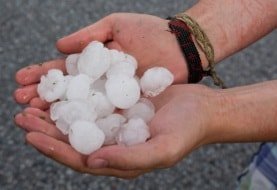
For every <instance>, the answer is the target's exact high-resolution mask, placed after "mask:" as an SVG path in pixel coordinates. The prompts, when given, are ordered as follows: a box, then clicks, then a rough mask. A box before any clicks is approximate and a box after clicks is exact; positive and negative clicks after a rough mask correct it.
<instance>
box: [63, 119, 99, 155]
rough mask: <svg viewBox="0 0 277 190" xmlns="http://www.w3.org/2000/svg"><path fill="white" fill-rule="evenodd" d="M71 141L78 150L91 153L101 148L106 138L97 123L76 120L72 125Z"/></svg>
mask: <svg viewBox="0 0 277 190" xmlns="http://www.w3.org/2000/svg"><path fill="white" fill-rule="evenodd" d="M68 137H69V143H70V144H71V146H72V147H73V148H74V149H75V150H77V151H78V152H80V153H82V154H85V155H89V154H91V153H93V152H94V151H96V150H97V149H99V148H100V147H101V146H102V145H103V143H104V139H105V135H104V133H103V132H102V131H101V130H100V129H99V128H98V127H97V125H96V124H95V123H92V122H88V121H82V120H79V121H75V122H74V123H73V124H71V125H70V130H69V136H68Z"/></svg>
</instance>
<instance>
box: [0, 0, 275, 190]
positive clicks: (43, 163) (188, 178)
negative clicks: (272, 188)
mask: <svg viewBox="0 0 277 190" xmlns="http://www.w3.org/2000/svg"><path fill="white" fill-rule="evenodd" d="M195 3H196V1H195V0H170V1H169V0H140V1H130V0H114V1H103V0H82V1H78V0H63V1H54V0H44V1H39V0H26V1H23V0H0V79H1V80H0V81H1V86H0V189H1V190H16V189H20V190H21V189H24V190H29V189H40V190H44V189H49V190H50V189H51V190H71V189H72V190H75V189H78V190H87V189H93V190H94V189H95V190H96V189H97V190H98V189H105V190H124V189H130V190H133V189H142V190H148V189H149V190H150V189H153V190H154V189H155V190H157V189H159V190H163V189H164V190H168V189H171V190H174V189H192V190H194V189H201V190H217V189H218V190H219V189H225V190H231V189H235V187H236V178H237V176H238V175H239V174H240V173H241V172H242V171H243V169H244V168H245V167H246V166H247V165H248V163H249V162H250V160H251V155H252V154H253V153H254V152H255V151H256V150H257V148H258V147H259V144H258V143H255V144H252V143H251V144H215V145H209V146H205V147H202V148H200V149H199V150H197V151H195V152H193V153H192V154H190V155H189V156H188V157H186V158H184V159H183V161H181V162H180V163H179V164H178V165H176V166H175V167H172V168H170V169H164V170H157V171H154V172H152V173H149V174H146V175H144V176H141V177H139V178H137V179H134V180H121V179H117V178H113V177H96V176H91V175H86V174H80V173H76V172H74V171H72V170H71V169H68V168H66V167H64V166H62V165H60V164H57V163H55V162H53V161H52V160H49V159H47V158H45V157H44V156H42V155H40V154H39V153H38V152H37V151H36V150H34V149H33V148H32V147H30V146H28V145H26V144H25V141H24V131H22V130H20V129H18V128H17V127H16V126H15V125H14V123H13V115H14V114H15V113H17V112H19V111H20V110H21V109H22V108H21V107H20V106H19V105H17V104H16V103H15V102H14V101H13V97H12V93H13V90H14V89H15V88H16V84H15V82H14V74H15V72H16V70H18V69H20V68H21V67H24V66H27V65H29V64H33V63H40V62H42V61H45V60H49V59H53V58H56V57H60V56H61V54H59V53H58V52H57V50H56V49H55V42H56V40H57V39H58V38H60V37H62V36H64V35H66V34H69V33H71V32H73V31H75V30H77V29H79V28H81V27H83V26H86V25H88V24H91V23H93V22H95V21H96V20H98V19H100V18H101V17H103V16H105V15H108V14H110V13H113V12H137V13H146V14H153V15H157V16H161V17H163V18H166V17H167V16H170V15H174V14H175V13H178V12H181V11H183V10H185V9H187V8H189V7H190V6H192V5H193V4H195ZM253 30H255V29H253ZM276 41H277V32H276V31H274V32H273V33H271V34H270V35H268V36H267V37H265V38H263V39H262V40H260V41H258V42H257V43H255V44H253V45H252V46H250V47H249V48H247V49H245V50H243V51H242V52H240V53H238V54H236V55H234V56H232V57H230V58H228V59H226V60H225V61H223V62H222V63H221V64H220V65H218V66H217V70H218V72H219V74H220V76H222V78H223V79H224V81H225V82H226V84H227V85H228V86H229V87H234V86H241V85H247V84H252V83H257V82H261V81H266V80H271V79H277V53H276V49H277V43H276ZM203 83H205V84H206V85H210V84H211V83H210V81H209V80H204V82H203ZM249 127H251V126H249Z"/></svg>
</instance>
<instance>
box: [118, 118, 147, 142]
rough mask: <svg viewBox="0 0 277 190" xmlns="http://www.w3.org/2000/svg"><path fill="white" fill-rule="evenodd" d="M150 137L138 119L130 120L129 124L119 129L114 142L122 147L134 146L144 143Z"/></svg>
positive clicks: (144, 124) (145, 126)
mask: <svg viewBox="0 0 277 190" xmlns="http://www.w3.org/2000/svg"><path fill="white" fill-rule="evenodd" d="M149 137H150V132H149V128H148V126H147V125H146V123H145V122H144V121H143V120H142V119H140V118H134V119H130V120H129V122H128V123H127V124H125V125H123V127H122V128H121V129H120V131H119V133H118V136H117V137H116V142H117V143H118V144H120V145H121V144H123V145H127V146H130V145H135V144H139V143H144V142H145V141H146V140H147V139H148V138H149Z"/></svg>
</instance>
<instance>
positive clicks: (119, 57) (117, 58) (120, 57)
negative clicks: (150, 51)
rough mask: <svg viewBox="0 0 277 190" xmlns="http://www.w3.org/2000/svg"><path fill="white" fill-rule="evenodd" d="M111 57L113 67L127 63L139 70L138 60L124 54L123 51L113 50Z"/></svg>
mask: <svg viewBox="0 0 277 190" xmlns="http://www.w3.org/2000/svg"><path fill="white" fill-rule="evenodd" d="M110 57H111V65H113V64H117V63H119V62H127V63H130V64H132V65H133V66H134V68H135V69H137V67H138V63H137V60H136V59H135V58H134V57H133V56H131V55H129V54H126V53H123V52H121V51H117V50H115V49H111V50H110Z"/></svg>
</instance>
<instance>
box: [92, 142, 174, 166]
mask: <svg viewBox="0 0 277 190" xmlns="http://www.w3.org/2000/svg"><path fill="white" fill-rule="evenodd" d="M164 140H165V139H164V138H162V137H156V138H153V139H150V140H149V141H147V142H145V143H142V144H138V145H134V146H129V147H127V146H122V145H113V146H106V147H103V148H101V149H99V150H98V151H96V152H95V153H93V154H91V155H90V156H89V157H88V160H87V165H88V167H90V168H92V169H96V168H102V167H104V168H114V169H120V170H143V169H154V168H161V167H168V164H169V163H170V161H171V160H172V158H173V157H171V155H172V154H170V152H173V151H167V150H171V149H172V147H170V146H169V145H168V144H169V143H168V141H164ZM167 147H168V148H169V149H168V148H167ZM102 163H103V165H102Z"/></svg>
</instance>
